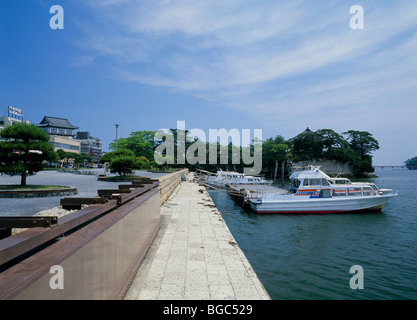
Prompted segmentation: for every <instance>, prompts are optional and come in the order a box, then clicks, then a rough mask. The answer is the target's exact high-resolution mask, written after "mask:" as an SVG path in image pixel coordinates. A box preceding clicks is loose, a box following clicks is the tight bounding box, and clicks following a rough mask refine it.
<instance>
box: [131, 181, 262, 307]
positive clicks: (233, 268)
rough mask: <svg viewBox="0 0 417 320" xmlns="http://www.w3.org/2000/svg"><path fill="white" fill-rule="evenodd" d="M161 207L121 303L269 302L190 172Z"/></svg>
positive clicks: (205, 193)
mask: <svg viewBox="0 0 417 320" xmlns="http://www.w3.org/2000/svg"><path fill="white" fill-rule="evenodd" d="M187 178H188V179H187V181H185V182H183V183H181V184H180V185H178V186H177V187H176V188H174V191H173V192H172V194H171V196H170V197H169V198H168V199H167V200H166V201H165V202H164V204H163V206H162V207H161V229H160V230H159V232H158V234H157V236H156V238H155V240H154V242H153V244H152V246H151V248H150V250H149V252H148V254H147V256H146V257H145V259H144V261H143V263H142V265H141V267H140V268H139V270H138V273H137V275H136V277H135V278H134V280H133V282H132V284H131V286H130V288H129V290H128V291H127V294H126V296H125V299H127V300H147V299H153V300H164V299H170V300H171V299H180V300H181V299H186V300H197V299H199V300H201V299H203V300H205V299H210V300H220V299H247V300H269V299H270V297H269V295H268V293H267V292H266V290H265V289H264V287H263V286H262V284H261V282H260V281H259V279H258V277H257V275H256V274H255V272H254V270H253V268H252V266H251V265H250V263H249V261H248V260H247V258H246V257H245V255H244V254H243V252H242V251H241V249H240V248H239V246H238V244H237V243H236V241H235V239H234V238H233V236H232V234H231V232H230V230H229V229H228V227H227V225H226V223H225V222H224V220H223V219H222V215H221V213H220V212H219V211H218V210H217V209H216V207H215V205H214V203H213V201H212V199H211V198H210V195H209V194H208V193H207V191H206V189H205V188H204V187H202V186H199V185H198V184H197V183H193V182H192V178H193V173H190V174H188V176H187Z"/></svg>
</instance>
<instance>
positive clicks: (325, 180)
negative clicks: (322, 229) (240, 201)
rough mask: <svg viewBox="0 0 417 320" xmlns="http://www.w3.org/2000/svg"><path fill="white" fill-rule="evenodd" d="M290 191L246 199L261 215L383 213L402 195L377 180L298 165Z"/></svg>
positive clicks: (249, 195)
mask: <svg viewBox="0 0 417 320" xmlns="http://www.w3.org/2000/svg"><path fill="white" fill-rule="evenodd" d="M294 169H295V171H293V173H292V174H291V175H290V179H291V186H290V189H289V191H288V192H286V193H268V194H262V193H259V192H258V193H257V192H254V193H250V192H249V193H247V199H246V202H247V203H249V204H250V207H251V208H252V210H253V211H255V212H256V213H259V214H327V213H345V212H362V211H370V212H380V211H381V210H382V208H383V207H384V206H385V205H386V204H387V202H388V200H389V199H391V198H392V197H395V196H397V195H398V193H394V192H393V191H392V189H379V188H378V187H377V186H376V184H374V183H365V182H351V181H350V180H349V179H346V178H331V177H329V176H328V175H327V174H325V173H324V172H323V171H321V170H320V167H315V166H308V167H307V168H294Z"/></svg>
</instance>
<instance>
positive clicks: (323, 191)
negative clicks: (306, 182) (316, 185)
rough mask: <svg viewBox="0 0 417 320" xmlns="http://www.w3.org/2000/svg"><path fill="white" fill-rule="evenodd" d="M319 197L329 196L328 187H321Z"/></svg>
mask: <svg viewBox="0 0 417 320" xmlns="http://www.w3.org/2000/svg"><path fill="white" fill-rule="evenodd" d="M319 198H330V189H321V190H320V193H319Z"/></svg>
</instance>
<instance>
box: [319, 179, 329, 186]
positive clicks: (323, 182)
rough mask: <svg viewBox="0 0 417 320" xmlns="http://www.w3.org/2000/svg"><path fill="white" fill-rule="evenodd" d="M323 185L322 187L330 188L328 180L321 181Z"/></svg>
mask: <svg viewBox="0 0 417 320" xmlns="http://www.w3.org/2000/svg"><path fill="white" fill-rule="evenodd" d="M321 185H322V186H328V185H329V182H328V181H327V180H326V179H321Z"/></svg>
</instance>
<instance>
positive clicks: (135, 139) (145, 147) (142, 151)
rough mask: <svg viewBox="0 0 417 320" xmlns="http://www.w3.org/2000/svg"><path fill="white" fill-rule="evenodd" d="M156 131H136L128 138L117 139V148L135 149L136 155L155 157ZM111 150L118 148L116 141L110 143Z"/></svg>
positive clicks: (147, 157)
mask: <svg viewBox="0 0 417 320" xmlns="http://www.w3.org/2000/svg"><path fill="white" fill-rule="evenodd" d="M154 136H155V131H134V132H131V133H130V136H129V137H127V138H119V139H118V140H117V150H119V149H128V150H131V151H133V153H134V154H135V156H136V157H140V156H144V157H146V159H153V152H154V150H155V147H156V145H155V142H154ZM109 148H110V150H116V141H113V142H111V143H110V145H109Z"/></svg>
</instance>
